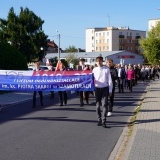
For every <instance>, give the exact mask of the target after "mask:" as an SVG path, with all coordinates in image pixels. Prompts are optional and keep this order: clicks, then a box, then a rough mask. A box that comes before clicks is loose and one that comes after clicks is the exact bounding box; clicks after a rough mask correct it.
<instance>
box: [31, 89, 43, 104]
mask: <svg viewBox="0 0 160 160" xmlns="http://www.w3.org/2000/svg"><path fill="white" fill-rule="evenodd" d="M38 93H39V97H40V103H41V106H43V94H42V91H38ZM36 95H37V91H34V92H33V107H35V106H36Z"/></svg>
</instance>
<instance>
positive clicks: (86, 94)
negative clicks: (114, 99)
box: [79, 91, 89, 104]
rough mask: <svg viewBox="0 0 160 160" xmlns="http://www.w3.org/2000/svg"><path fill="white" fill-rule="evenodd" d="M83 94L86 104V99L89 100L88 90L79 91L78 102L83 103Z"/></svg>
mask: <svg viewBox="0 0 160 160" xmlns="http://www.w3.org/2000/svg"><path fill="white" fill-rule="evenodd" d="M84 96H85V100H86V103H87V104H88V103H89V102H88V100H89V92H87V91H85V92H83V91H79V97H80V104H84V103H83V98H84Z"/></svg>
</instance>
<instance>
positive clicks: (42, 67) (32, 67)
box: [28, 65, 48, 71]
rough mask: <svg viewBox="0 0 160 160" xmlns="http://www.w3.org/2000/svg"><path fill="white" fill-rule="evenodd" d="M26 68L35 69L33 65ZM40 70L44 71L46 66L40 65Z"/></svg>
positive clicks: (46, 68)
mask: <svg viewBox="0 0 160 160" xmlns="http://www.w3.org/2000/svg"><path fill="white" fill-rule="evenodd" d="M28 70H35V66H29V67H28ZM40 70H43V71H46V70H48V66H43V65H40Z"/></svg>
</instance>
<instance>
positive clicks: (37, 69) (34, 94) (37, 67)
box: [32, 62, 43, 108]
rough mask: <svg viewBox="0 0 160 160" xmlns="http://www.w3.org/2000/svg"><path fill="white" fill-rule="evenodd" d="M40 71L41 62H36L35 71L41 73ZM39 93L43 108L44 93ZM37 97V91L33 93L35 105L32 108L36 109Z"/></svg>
mask: <svg viewBox="0 0 160 160" xmlns="http://www.w3.org/2000/svg"><path fill="white" fill-rule="evenodd" d="M39 70H40V63H39V62H35V71H39ZM38 93H39V97H40V103H41V106H43V93H42V91H38ZM36 95H37V91H34V92H33V105H32V108H36Z"/></svg>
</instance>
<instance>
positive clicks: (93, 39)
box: [86, 27, 146, 53]
mask: <svg viewBox="0 0 160 160" xmlns="http://www.w3.org/2000/svg"><path fill="white" fill-rule="evenodd" d="M140 38H146V31H139V30H131V29H129V28H126V27H119V28H116V27H106V28H90V29H86V52H104V51H118V50H126V51H129V52H133V53H142V51H141V49H140V44H139V40H140Z"/></svg>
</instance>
